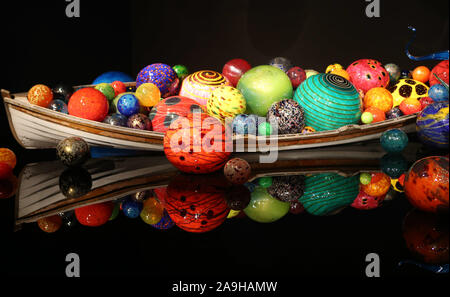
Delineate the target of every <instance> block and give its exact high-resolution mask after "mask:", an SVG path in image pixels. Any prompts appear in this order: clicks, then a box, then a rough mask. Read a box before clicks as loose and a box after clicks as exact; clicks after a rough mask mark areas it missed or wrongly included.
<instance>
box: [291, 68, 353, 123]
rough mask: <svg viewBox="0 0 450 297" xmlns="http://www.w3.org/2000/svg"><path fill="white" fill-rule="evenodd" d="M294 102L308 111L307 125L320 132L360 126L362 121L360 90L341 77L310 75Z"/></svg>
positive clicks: (298, 89)
mask: <svg viewBox="0 0 450 297" xmlns="http://www.w3.org/2000/svg"><path fill="white" fill-rule="evenodd" d="M294 100H295V101H297V102H298V104H300V105H301V106H302V107H303V110H304V111H305V119H306V126H310V127H313V128H314V129H316V131H326V130H335V129H338V128H340V127H342V126H345V125H350V124H357V123H358V122H359V120H360V118H361V100H360V97H359V93H358V91H357V90H356V89H355V87H354V86H353V85H352V84H351V83H350V82H349V81H348V80H346V79H345V78H343V77H342V76H339V75H335V74H331V73H319V74H317V75H313V76H310V77H309V78H308V79H306V80H305V81H304V82H303V83H302V84H301V85H300V86H299V87H298V88H297V90H296V91H295V94H294Z"/></svg>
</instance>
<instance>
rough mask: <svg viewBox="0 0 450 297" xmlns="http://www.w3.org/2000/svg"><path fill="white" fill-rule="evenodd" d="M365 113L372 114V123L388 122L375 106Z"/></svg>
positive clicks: (382, 112) (367, 109)
mask: <svg viewBox="0 0 450 297" xmlns="http://www.w3.org/2000/svg"><path fill="white" fill-rule="evenodd" d="M364 112H370V113H371V114H372V116H373V121H372V123H377V122H382V121H384V120H386V114H385V113H384V111H382V110H381V109H379V108H376V107H374V106H371V107H369V108H366V109H365V110H364ZM372 196H379V195H372Z"/></svg>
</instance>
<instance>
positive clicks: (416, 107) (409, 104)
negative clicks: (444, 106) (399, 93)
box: [398, 97, 422, 115]
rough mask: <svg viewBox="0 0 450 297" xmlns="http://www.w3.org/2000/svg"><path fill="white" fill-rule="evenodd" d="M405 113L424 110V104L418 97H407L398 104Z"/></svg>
mask: <svg viewBox="0 0 450 297" xmlns="http://www.w3.org/2000/svg"><path fill="white" fill-rule="evenodd" d="M398 107H399V108H400V110H401V111H402V112H403V114H404V115H409V114H414V113H416V112H419V111H421V110H422V104H421V103H420V101H419V100H418V99H416V98H412V97H410V98H406V99H405V100H403V101H402V103H400V105H399V106H398Z"/></svg>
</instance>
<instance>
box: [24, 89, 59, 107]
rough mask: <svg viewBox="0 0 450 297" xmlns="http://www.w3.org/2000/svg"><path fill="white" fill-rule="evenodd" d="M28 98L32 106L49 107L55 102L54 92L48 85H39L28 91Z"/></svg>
mask: <svg viewBox="0 0 450 297" xmlns="http://www.w3.org/2000/svg"><path fill="white" fill-rule="evenodd" d="M27 98H28V101H29V102H30V103H31V104H35V105H39V106H42V107H47V106H48V105H49V104H50V102H51V101H52V100H53V92H52V90H51V89H50V88H49V87H47V86H46V85H42V84H38V85H35V86H33V87H32V88H31V89H30V90H29V91H28V95H27Z"/></svg>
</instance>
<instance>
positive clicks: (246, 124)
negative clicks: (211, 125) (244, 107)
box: [231, 114, 259, 135]
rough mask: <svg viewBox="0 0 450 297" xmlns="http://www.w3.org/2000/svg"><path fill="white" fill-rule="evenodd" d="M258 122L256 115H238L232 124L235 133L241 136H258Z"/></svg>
mask: <svg viewBox="0 0 450 297" xmlns="http://www.w3.org/2000/svg"><path fill="white" fill-rule="evenodd" d="M258 120H259V119H258V116H257V115H256V114H250V115H247V114H238V115H237V116H236V117H235V118H234V119H233V122H232V123H231V126H232V127H233V132H234V133H236V134H240V135H246V134H252V135H258Z"/></svg>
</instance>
